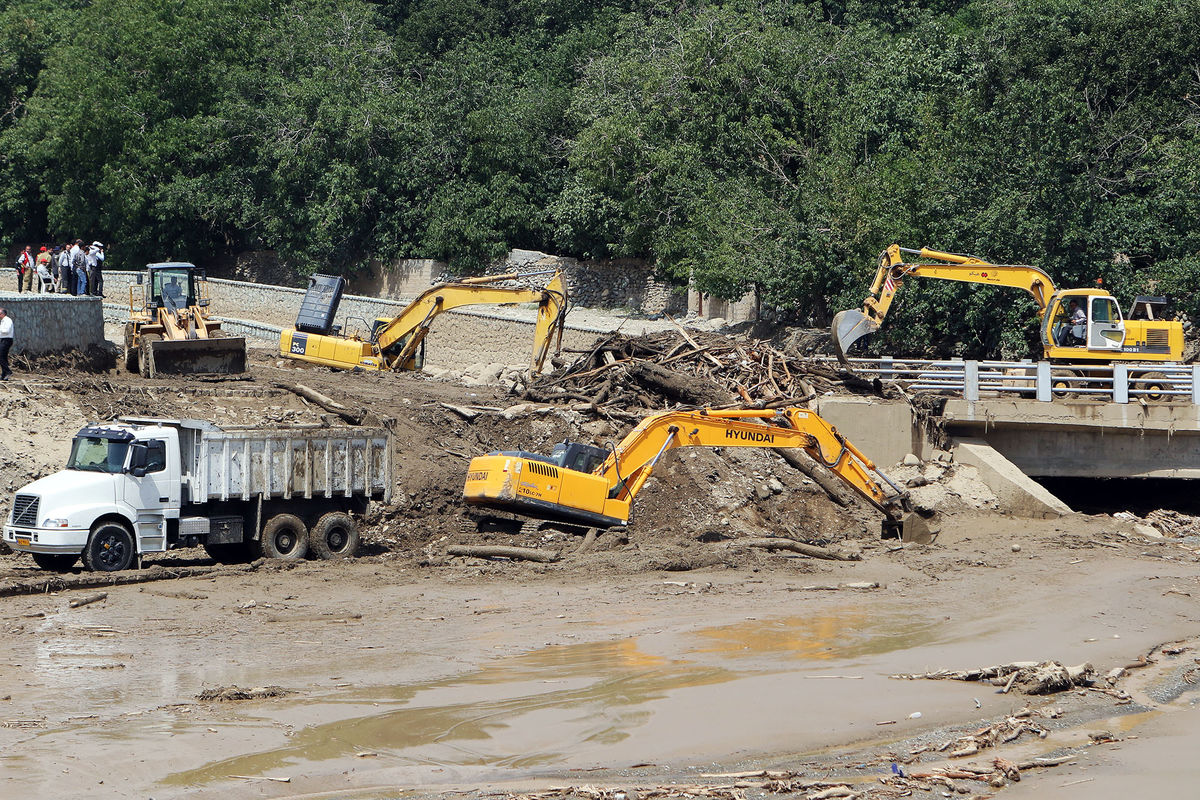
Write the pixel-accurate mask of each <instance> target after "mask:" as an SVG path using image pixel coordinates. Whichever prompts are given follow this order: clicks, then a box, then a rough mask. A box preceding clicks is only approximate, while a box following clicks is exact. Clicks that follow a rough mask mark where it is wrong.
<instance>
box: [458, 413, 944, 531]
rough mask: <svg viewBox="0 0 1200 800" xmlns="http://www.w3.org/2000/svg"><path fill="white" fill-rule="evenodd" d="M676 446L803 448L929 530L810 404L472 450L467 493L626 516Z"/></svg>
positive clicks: (603, 519)
mask: <svg viewBox="0 0 1200 800" xmlns="http://www.w3.org/2000/svg"><path fill="white" fill-rule="evenodd" d="M676 447H769V448H792V447H796V448H800V449H802V450H804V451H805V452H806V453H808V454H809V455H810V456H811V457H812V458H814V459H815V460H816V461H818V462H819V463H820V464H822V465H823V466H825V467H826V468H827V469H829V470H830V471H831V472H833V473H834V474H835V475H837V476H838V477H839V478H840V479H841V480H842V481H844V482H845V483H846V484H847V485H849V486H850V487H851V488H852V489H854V490H855V491H856V492H857V493H858V494H859V495H861V496H862V497H863V498H864V499H866V500H867V502H869V503H870V504H871V505H872V506H874V507H875V508H876V509H878V510H879V511H881V512H882V513H883V514H884V515H885V517H886V518H887V520H888V522H887V523H885V528H888V529H889V530H896V532H897V533H898V532H899V530H898V529H899V528H900V527H902V526H903V527H905V528H906V530H905V531H904V533H905V535H906V536H918V535H919V533H918V531H917V530H916V527H917V526H919V525H921V524H922V523H921V522H920V521H919V518H915V517H912V515H908V518H907V519H906V518H905V515H904V513H903V512H907V511H908V509H907V495H906V494H905V493H904V492H903V491H902V490H900V488H899V487H897V486H896V485H895V484H894V483H892V481H890V480H889V479H888V478H887V476H885V475H883V473H882V472H880V471H879V470H878V469H877V468H876V467H875V465H874V464H873V463H872V462H871V460H870V459H869V458H867V457H866V456H865V455H863V454H862V452H860V451H859V450H858V449H857V448H856V447H855V446H854V445H853V444H851V443H850V442H849V441H848V440H846V439H845V437H843V436H842V435H841V434H840V433H838V431H837V429H836V428H834V427H833V426H832V425H830V424H829V423H828V422H826V421H825V420H824V419H822V418H821V417H820V416H818V415H817V414H816V413H814V412H812V411H809V410H807V409H802V408H784V409H776V410H754V409H746V410H735V411H717V410H709V409H705V410H701V411H667V412H662V413H659V414H654V415H651V416H649V417H646V418H645V419H643V420H642V421H641V422H640V423H638V425H637V427H635V428H634V429H633V430H632V431H631V432H630V433H629V435H627V436H626V437H625V438H624V439H623V440H622V441H621V443H620V444H618V445H617V446H616V447H614V448H613V449H612V451H611V452H607V453H606V452H605V451H603V450H601V449H599V448H595V447H589V446H587V445H579V444H575V443H563V444H562V445H559V446H558V447H556V448H555V453H554V454H553V455H552V456H550V457H544V456H537V455H534V454H532V453H525V452H523V451H515V452H496V453H490V454H488V455H486V456H479V457H476V458H474V459H472V460H471V464H470V467H469V469H468V473H467V480H466V484H465V486H464V488H463V499H464V501H465V502H466V503H468V504H472V505H478V506H487V507H491V508H496V509H500V510H504V511H508V512H515V513H518V514H522V515H524V516H530V517H537V518H542V519H558V520H564V521H568V522H574V523H577V524H586V525H589V526H596V527H604V528H608V527H614V526H620V525H625V524H627V523H628V521H629V516H630V511H631V507H632V504H633V501H634V498H636V496H637V494H638V492H639V491H641V489H642V487H643V486H644V485H645V483H646V480H647V479H648V478H649V477H650V473H651V472H652V471H653V469H654V467H655V465H656V464H657V463H658V461H659V459H661V458H662V455H663V453H665V452H666V451H667V450H671V449H673V448H676ZM589 467H590V469H589ZM876 476H878V479H877V478H876ZM880 481H882V482H883V483H881V482H880ZM885 484H886V486H887V487H889V488H890V491H889V488H885Z"/></svg>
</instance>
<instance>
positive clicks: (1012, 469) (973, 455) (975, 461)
mask: <svg viewBox="0 0 1200 800" xmlns="http://www.w3.org/2000/svg"><path fill="white" fill-rule="evenodd" d="M954 460H955V461H957V462H958V463H960V464H970V465H971V466H973V467H975V469H977V470H979V478H980V479H981V480H982V481H983V482H984V483H986V484H987V486H988V488H989V489H991V490H992V491H993V492H994V493H995V494H996V499H997V500H999V501H1000V507H1001V508H1002V509H1004V510H1005V511H1006V512H1008V513H1009V514H1012V515H1013V516H1015V517H1029V518H1032V519H1054V518H1056V517H1061V516H1063V515H1065V514H1070V513H1072V511H1071V508H1070V506H1068V505H1067V504H1066V503H1064V502H1063V501H1062V500H1059V499H1058V498H1057V497H1055V496H1054V495H1052V494H1051V493H1050V492H1049V491H1047V490H1046V488H1045V487H1043V486H1042V485H1041V484H1040V483H1038V482H1037V481H1035V480H1033V479H1032V478H1030V477H1029V476H1027V475H1026V474H1025V473H1024V472H1021V470H1020V469H1019V468H1018V467H1017V465H1016V464H1014V463H1012V462H1011V461H1009V460H1008V459H1007V458H1005V457H1004V456H1003V455H1001V454H1000V453H999V452H998V451H997V450H995V449H994V448H993V447H992V446H991V445H989V444H988V443H987V442H985V441H984V440H983V439H972V438H965V439H957V440H956V442H955V446H954Z"/></svg>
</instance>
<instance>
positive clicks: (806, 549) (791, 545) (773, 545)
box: [730, 537, 862, 561]
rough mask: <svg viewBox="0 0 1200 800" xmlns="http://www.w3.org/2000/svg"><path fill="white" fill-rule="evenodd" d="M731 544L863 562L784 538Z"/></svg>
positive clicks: (851, 555)
mask: <svg viewBox="0 0 1200 800" xmlns="http://www.w3.org/2000/svg"><path fill="white" fill-rule="evenodd" d="M730 544H732V545H738V546H741V547H760V548H762V549H764V550H787V551H789V552H792V553H799V554H800V555H802V556H808V557H809V558H820V559H824V560H826V561H861V560H862V556H860V555H858V554H856V553H839V552H837V551H835V550H830V549H828V548H825V547H818V546H817V545H815V544H805V543H804V542H797V541H796V540H795V539H784V538H782V537H778V538H775V537H768V538H763V539H734V540H733V541H732V542H730Z"/></svg>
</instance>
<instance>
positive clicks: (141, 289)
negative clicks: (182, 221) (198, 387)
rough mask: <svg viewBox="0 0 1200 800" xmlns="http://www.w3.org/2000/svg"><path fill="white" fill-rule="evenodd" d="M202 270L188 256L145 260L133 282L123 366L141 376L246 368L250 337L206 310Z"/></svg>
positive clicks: (217, 372) (228, 371)
mask: <svg viewBox="0 0 1200 800" xmlns="http://www.w3.org/2000/svg"><path fill="white" fill-rule="evenodd" d="M208 307H209V297H208V279H207V277H206V275H205V272H204V270H202V269H200V268H199V267H197V266H196V265H194V264H189V263H187V262H184V261H164V262H161V263H157V264H147V265H146V274H145V275H138V276H137V283H136V284H135V285H134V286H130V287H129V319H128V320H127V321H126V322H125V369H126V370H128V371H129V372H140V373H141V374H142V376H143V377H146V378H153V377H157V376H158V375H159V374H168V375H230V374H237V373H241V372H245V371H246V339H245V337H243V336H230V335H229V334H228V333H227V332H226V331H223V330H221V323H220V322H218V321H216V320H214V319H212V318H211V317H210V316H209V314H208Z"/></svg>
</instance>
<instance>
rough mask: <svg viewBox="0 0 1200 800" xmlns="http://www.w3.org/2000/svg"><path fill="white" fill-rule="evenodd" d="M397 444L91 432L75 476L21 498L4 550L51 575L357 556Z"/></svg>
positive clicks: (113, 427) (255, 432)
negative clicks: (163, 558) (203, 561)
mask: <svg viewBox="0 0 1200 800" xmlns="http://www.w3.org/2000/svg"><path fill="white" fill-rule="evenodd" d="M391 487H392V467H391V441H390V435H389V434H388V433H387V432H386V431H384V430H382V429H373V428H359V427H346V428H326V427H319V426H307V427H306V426H293V427H280V428H276V427H270V428H266V427H264V428H254V427H246V428H227V429H222V428H219V427H217V426H216V425H213V424H212V423H209V422H205V421H203V420H186V419H157V418H137V417H121V418H119V419H117V420H115V421H112V422H105V423H97V424H89V425H87V426H85V427H84V428H83V429H81V430H80V431H79V432H78V433H77V434H75V437H74V439H73V441H72V443H71V455H70V457H69V458H68V460H67V465H66V468H65V469H64V470H62V471H59V472H56V473H54V474H52V475H47V476H46V477H43V478H39V479H38V480H36V481H34V482H33V483H30V484H28V485H27V486H23V487H21V488H20V489H18V490H17V491H16V494H15V495H14V497H13V503H12V510H11V512H10V513H9V515H8V519H7V521H6V523H5V525H4V534H3V535H4V541H5V543H6V544H7V545H8V546H9V547H10V548H12V549H13V550H15V551H17V552H19V553H31V554H32V555H33V560H34V562H35V563H37V564H38V566H40V567H42V568H43V569H47V570H55V571H61V570H66V569H70V568H71V567H73V566H74V565H75V563H76V561H78V560H79V559H80V557H82V558H83V563H84V566H85V567H86V568H87V569H89V570H97V571H103V572H112V571H117V570H124V569H129V568H130V567H132V566H134V565H140V563H141V558H142V556H144V555H146V554H148V553H162V552H164V551H167V550H171V549H174V548H178V547H197V546H203V547H204V548H205V550H206V551H207V552H208V553H209V555H210V556H212V557H213V558H215V559H217V560H218V561H221V562H231V563H232V562H238V561H246V560H252V559H254V558H258V557H260V556H266V557H270V558H281V559H300V558H303V557H304V556H305V555H306V554H310V553H311V554H312V555H314V556H315V557H319V558H325V559H337V558H345V557H348V556H351V555H353V554H354V552H355V550H356V549H357V547H358V543H359V540H360V533H359V530H358V525H357V522H356V520H355V516H354V515H358V516H361V515H363V514H364V513H366V510H367V508H368V506H369V504H370V503H371V502H372V501H380V502H385V503H386V502H387V501H388V500H389V499H390V497H391Z"/></svg>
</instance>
